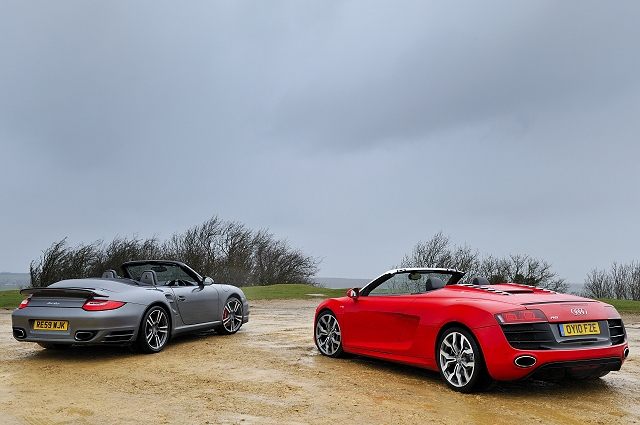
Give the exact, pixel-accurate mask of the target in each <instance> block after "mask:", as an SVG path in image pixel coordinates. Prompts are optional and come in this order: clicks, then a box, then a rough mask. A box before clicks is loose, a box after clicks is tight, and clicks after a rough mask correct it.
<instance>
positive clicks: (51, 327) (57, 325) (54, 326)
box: [33, 320, 69, 331]
mask: <svg viewBox="0 0 640 425" xmlns="http://www.w3.org/2000/svg"><path fill="white" fill-rule="evenodd" d="M67 329H69V322H68V321H66V320H34V321H33V330H34V331H66V330H67Z"/></svg>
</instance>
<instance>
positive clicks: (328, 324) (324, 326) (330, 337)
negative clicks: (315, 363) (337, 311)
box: [313, 310, 344, 357]
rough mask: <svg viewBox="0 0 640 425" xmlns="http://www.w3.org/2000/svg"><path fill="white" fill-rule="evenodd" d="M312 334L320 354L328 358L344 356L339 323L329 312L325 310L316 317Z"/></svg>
mask: <svg viewBox="0 0 640 425" xmlns="http://www.w3.org/2000/svg"><path fill="white" fill-rule="evenodd" d="M313 334H314V339H315V341H316V347H318V350H319V351H320V353H322V354H323V355H325V356H328V357H340V356H342V355H344V349H343V348H342V333H341V332H340V323H339V322H338V319H337V318H336V316H335V315H334V314H333V313H332V312H331V311H329V310H326V311H323V312H321V313H320V314H319V315H318V318H317V319H316V326H315V328H314V333H313Z"/></svg>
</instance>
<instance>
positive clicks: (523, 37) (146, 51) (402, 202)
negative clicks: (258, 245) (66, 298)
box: [0, 0, 640, 283]
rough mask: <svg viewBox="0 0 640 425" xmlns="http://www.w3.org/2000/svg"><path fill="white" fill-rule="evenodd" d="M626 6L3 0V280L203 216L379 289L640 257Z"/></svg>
mask: <svg viewBox="0 0 640 425" xmlns="http://www.w3.org/2000/svg"><path fill="white" fill-rule="evenodd" d="M638 22H640V3H639V2H636V1H629V2H625V1H617V2H608V1H562V2H557V1H549V2H547V1H538V0H536V1H530V2H527V1H519V2H513V1H510V0H509V1H484V2H476V1H441V2H437V1H429V2H427V1H413V2H404V1H394V2H374V1H370V0H362V1H316V2H301V1H268V2H257V1H216V2H213V1H202V2H196V1H192V2H159V1H149V2H143V1H122V2H116V1H109V2H84V1H72V2H69V1H56V2H46V1H43V2H34V1H21V0H20V1H9V0H4V1H2V2H0V208H1V209H0V218H1V220H0V271H10V272H27V271H28V270H29V263H30V262H31V261H32V260H34V259H37V258H38V257H39V256H40V255H41V254H42V251H43V250H44V249H46V248H48V247H49V246H50V245H51V244H52V243H53V242H55V241H58V240H60V239H62V238H64V237H68V241H69V243H70V244H71V245H72V246H75V245H77V244H79V243H90V242H93V241H95V240H97V239H101V238H104V239H106V240H111V239H113V238H114V237H115V236H124V237H131V236H133V235H138V236H139V237H142V238H146V237H151V236H153V235H157V236H158V237H159V238H160V239H164V238H168V237H170V236H171V235H172V234H173V233H175V232H183V231H184V230H186V229H188V228H190V227H192V226H195V225H198V224H201V223H202V222H204V221H205V220H207V219H209V218H211V217H212V216H214V215H218V216H219V217H220V218H222V219H224V220H228V221H238V222H241V223H244V224H245V225H246V226H248V227H249V228H252V229H255V230H257V229H261V228H268V229H269V230H270V231H271V232H272V233H274V235H275V236H276V237H277V238H282V239H284V238H286V239H287V240H288V241H289V243H290V245H291V246H292V247H295V248H300V249H301V250H303V251H304V252H305V253H307V254H310V255H313V256H316V257H320V258H322V259H323V260H322V263H321V269H320V272H319V274H318V276H321V277H343V278H372V277H375V276H377V275H379V274H380V273H381V272H383V271H384V270H386V269H387V268H389V267H390V266H392V265H394V264H397V263H398V262H399V261H400V260H401V259H402V257H403V255H404V254H406V253H409V252H410V251H411V249H412V248H413V246H414V245H415V244H416V243H417V242H418V241H421V240H426V239H429V238H431V237H432V236H433V235H434V234H435V233H437V232H439V231H442V232H443V234H445V235H448V236H450V238H451V242H452V243H453V244H457V245H463V244H468V245H469V246H471V247H472V248H474V249H477V250H478V251H479V252H480V253H482V254H493V255H495V256H506V255H508V254H528V255H531V256H533V257H537V258H541V259H544V260H546V261H548V262H550V263H552V264H553V270H554V271H555V272H557V273H558V274H559V276H560V277H564V278H566V279H567V281H568V282H574V283H580V282H583V281H584V279H585V278H586V276H587V274H588V273H589V271H590V270H591V269H593V268H596V267H597V268H601V269H602V268H605V269H608V268H609V267H610V266H611V263H612V262H613V261H617V262H619V263H626V262H630V261H632V260H640V242H639V241H640V226H639V225H638V221H639V217H640V167H639V166H638V164H639V162H640V143H639V142H640V140H639V135H640V25H638Z"/></svg>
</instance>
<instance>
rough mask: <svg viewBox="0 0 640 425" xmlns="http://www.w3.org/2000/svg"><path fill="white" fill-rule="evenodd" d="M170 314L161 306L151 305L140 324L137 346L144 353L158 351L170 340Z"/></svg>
mask: <svg viewBox="0 0 640 425" xmlns="http://www.w3.org/2000/svg"><path fill="white" fill-rule="evenodd" d="M169 334H170V330H169V316H167V311H166V310H165V309H164V308H162V307H159V306H155V307H151V308H150V309H149V310H148V311H147V312H146V313H145V315H144V318H143V319H142V323H141V324H140V332H139V333H138V339H137V340H136V347H137V348H138V350H140V351H142V352H143V353H148V354H152V353H158V352H160V351H162V349H163V348H164V347H165V346H166V345H167V342H169Z"/></svg>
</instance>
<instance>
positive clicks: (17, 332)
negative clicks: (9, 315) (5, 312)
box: [13, 328, 27, 339]
mask: <svg viewBox="0 0 640 425" xmlns="http://www.w3.org/2000/svg"><path fill="white" fill-rule="evenodd" d="M13 337H14V338H16V339H24V338H26V337H27V333H26V332H25V331H24V329H21V328H13Z"/></svg>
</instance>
